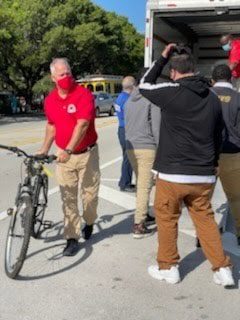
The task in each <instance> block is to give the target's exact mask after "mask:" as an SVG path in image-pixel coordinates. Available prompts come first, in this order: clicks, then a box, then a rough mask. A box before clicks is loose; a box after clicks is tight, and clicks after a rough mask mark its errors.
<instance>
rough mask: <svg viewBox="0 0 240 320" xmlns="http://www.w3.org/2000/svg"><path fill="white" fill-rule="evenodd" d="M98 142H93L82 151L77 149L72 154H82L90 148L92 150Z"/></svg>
mask: <svg viewBox="0 0 240 320" xmlns="http://www.w3.org/2000/svg"><path fill="white" fill-rule="evenodd" d="M96 145H97V144H96V143H94V144H91V145H90V146H88V147H87V148H86V149H83V150H80V151H75V152H73V153H72V154H82V153H86V152H88V151H90V150H92V148H94V147H95V146H96Z"/></svg>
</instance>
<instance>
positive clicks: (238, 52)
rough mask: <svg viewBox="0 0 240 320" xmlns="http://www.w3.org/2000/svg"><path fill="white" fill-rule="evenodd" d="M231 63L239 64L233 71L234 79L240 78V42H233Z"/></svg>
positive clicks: (230, 55) (230, 54)
mask: <svg viewBox="0 0 240 320" xmlns="http://www.w3.org/2000/svg"><path fill="white" fill-rule="evenodd" d="M229 62H230V63H235V62H237V63H238V65H237V66H236V68H235V69H234V70H233V71H232V75H233V77H234V78H240V40H233V41H232V49H231V51H230V52H229Z"/></svg>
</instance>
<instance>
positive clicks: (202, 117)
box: [143, 76, 221, 175]
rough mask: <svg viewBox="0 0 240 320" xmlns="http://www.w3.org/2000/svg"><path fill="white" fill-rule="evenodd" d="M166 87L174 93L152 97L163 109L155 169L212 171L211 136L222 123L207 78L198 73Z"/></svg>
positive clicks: (217, 104) (178, 172)
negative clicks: (198, 75) (199, 75)
mask: <svg viewBox="0 0 240 320" xmlns="http://www.w3.org/2000/svg"><path fill="white" fill-rule="evenodd" d="M156 86H158V85H156ZM160 86H161V85H159V87H160ZM160 88H161V87H160ZM167 89H169V90H170V91H171V90H172V91H173V94H171V93H166V96H165V97H162V95H161V96H160V97H159V98H157V97H156V100H154V102H155V103H156V104H158V105H159V106H161V109H162V121H161V131H160V144H159V149H158V153H157V157H156V161H155V164H154V169H155V170H156V171H158V172H162V173H166V174H186V175H214V172H215V165H216V159H215V156H216V153H215V143H214V139H213V137H214V131H215V128H216V126H218V125H219V124H220V123H221V121H220V122H219V117H221V105H220V103H219V101H218V98H217V97H216V95H214V93H212V92H211V91H210V90H209V86H208V83H207V81H206V80H205V79H204V78H200V77H197V76H196V77H195V76H192V77H186V78H183V79H179V80H177V81H176V82H175V83H174V84H172V89H171V86H170V87H169V88H166V90H167ZM143 92H144V93H145V91H143ZM149 92H150V94H151V91H149ZM146 97H147V95H146Z"/></svg>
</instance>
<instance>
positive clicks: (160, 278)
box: [148, 272, 181, 284]
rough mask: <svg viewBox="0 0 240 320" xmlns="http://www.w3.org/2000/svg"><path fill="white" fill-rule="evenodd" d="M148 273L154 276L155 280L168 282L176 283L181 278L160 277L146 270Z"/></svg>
mask: <svg viewBox="0 0 240 320" xmlns="http://www.w3.org/2000/svg"><path fill="white" fill-rule="evenodd" d="M148 273H149V275H150V276H151V277H152V278H154V279H156V280H159V281H166V282H167V283H170V284H177V283H179V282H181V279H178V280H172V279H169V278H162V277H158V276H154V275H153V274H151V273H150V272H148Z"/></svg>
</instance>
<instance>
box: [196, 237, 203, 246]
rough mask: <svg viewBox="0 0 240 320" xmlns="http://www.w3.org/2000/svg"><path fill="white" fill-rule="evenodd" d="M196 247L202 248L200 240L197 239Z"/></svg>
mask: <svg viewBox="0 0 240 320" xmlns="http://www.w3.org/2000/svg"><path fill="white" fill-rule="evenodd" d="M196 247H197V248H201V247H202V246H201V243H200V241H199V239H198V238H196Z"/></svg>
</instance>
